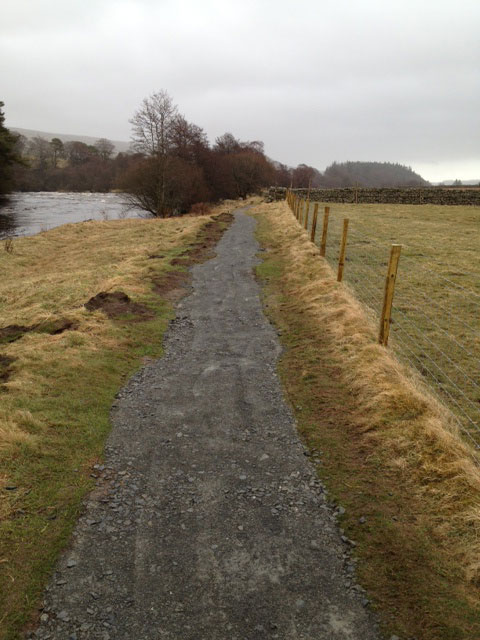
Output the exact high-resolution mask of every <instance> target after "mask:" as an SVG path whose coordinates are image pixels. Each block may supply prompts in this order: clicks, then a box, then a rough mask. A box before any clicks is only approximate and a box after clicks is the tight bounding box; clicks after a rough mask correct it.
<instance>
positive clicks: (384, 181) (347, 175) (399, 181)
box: [322, 162, 430, 188]
mask: <svg viewBox="0 0 480 640" xmlns="http://www.w3.org/2000/svg"><path fill="white" fill-rule="evenodd" d="M322 183H323V184H322V186H325V187H354V186H357V185H358V186H359V187H377V188H379V187H421V186H428V185H429V184H430V183H429V182H427V180H424V179H423V178H422V176H420V175H419V174H418V173H415V171H413V170H412V169H411V168H410V167H406V166H404V165H401V164H397V163H393V162H334V163H333V164H331V165H330V166H329V167H327V168H326V169H325V172H324V174H323V176H322Z"/></svg>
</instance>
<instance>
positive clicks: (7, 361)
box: [0, 353, 15, 384]
mask: <svg viewBox="0 0 480 640" xmlns="http://www.w3.org/2000/svg"><path fill="white" fill-rule="evenodd" d="M13 362H15V358H11V357H10V356H5V355H2V354H1V353H0V384H1V383H2V382H7V380H8V379H9V377H10V374H11V373H12V370H11V368H10V365H11V364H12V363H13Z"/></svg>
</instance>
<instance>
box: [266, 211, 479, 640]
mask: <svg viewBox="0 0 480 640" xmlns="http://www.w3.org/2000/svg"><path fill="white" fill-rule="evenodd" d="M255 211H256V212H257V215H258V218H259V221H260V231H259V235H260V238H261V241H262V242H263V243H264V244H265V245H266V246H268V247H269V249H270V251H269V252H268V253H267V254H266V262H265V263H264V265H262V266H261V267H260V268H259V273H260V275H262V274H263V275H264V276H266V277H267V281H268V286H267V290H266V291H267V294H266V295H267V298H266V300H267V302H268V310H269V313H270V314H271V317H272V319H273V320H274V321H275V322H276V323H277V324H278V325H279V326H280V327H281V329H282V336H283V340H284V342H285V344H286V346H287V347H288V349H287V351H286V353H285V355H284V357H283V360H282V363H281V373H282V375H283V380H284V383H285V386H286V389H287V392H288V393H289V396H290V399H291V402H292V405H293V406H294V408H295V409H296V414H297V419H298V421H299V426H300V428H301V430H302V432H303V434H304V436H305V438H306V439H307V442H308V443H309V444H310V445H311V446H312V447H315V448H319V449H321V450H324V451H325V459H324V461H323V462H324V464H323V473H324V475H325V476H326V477H328V478H329V482H330V486H331V488H332V489H333V491H334V492H335V494H336V495H337V496H339V497H340V498H341V500H342V502H343V503H344V504H345V505H346V506H347V517H346V520H345V527H346V528H347V530H348V531H349V534H350V535H352V536H353V537H354V538H356V539H358V541H359V547H358V551H359V555H360V558H361V560H363V562H362V563H361V564H360V576H361V578H362V580H363V582H364V586H366V587H368V589H369V591H370V593H371V594H372V596H373V597H374V599H376V601H377V603H378V606H379V607H380V608H381V609H383V611H384V620H385V621H386V624H387V626H389V628H390V629H392V630H397V632H398V631H400V632H401V633H402V634H410V635H416V636H417V637H419V638H420V637H421V638H422V639H423V638H424V639H427V638H428V639H432V640H433V639H435V640H439V639H440V638H456V639H458V638H472V637H479V636H480V623H479V622H478V620H479V617H478V614H479V612H480V607H479V603H480V600H479V595H480V592H479V589H478V587H479V586H480V573H479V568H480V567H479V561H478V558H479V557H480V541H479V537H478V533H479V531H480V471H479V468H478V466H477V464H476V463H475V454H474V452H473V451H472V450H471V449H470V448H469V446H468V444H466V443H465V442H464V441H462V439H461V438H460V436H459V434H458V430H457V427H456V423H455V421H454V420H453V418H452V417H451V415H450V414H449V412H448V410H447V409H446V408H445V407H443V406H442V405H441V404H439V403H438V402H437V401H436V400H435V399H434V398H433V397H432V396H431V395H429V392H428V390H427V389H426V388H425V387H424V385H423V384H422V383H421V381H420V379H419V378H418V377H417V376H416V374H415V373H414V372H412V371H411V370H409V369H407V368H406V367H404V366H403V365H401V364H400V363H399V362H398V361H396V359H395V358H394V357H393V356H392V354H391V352H389V351H387V350H385V349H384V348H383V347H381V346H380V345H378V344H376V336H377V326H376V324H374V323H373V321H372V318H371V317H370V316H369V315H368V312H366V311H365V309H364V307H363V306H362V305H361V304H359V302H358V301H357V300H356V299H355V298H354V296H353V295H352V293H351V292H350V291H349V289H348V288H347V287H345V286H344V285H341V284H338V283H337V282H336V277H335V274H334V273H333V272H332V270H331V269H330V267H329V266H328V264H327V262H326V261H325V260H323V259H322V258H320V256H319V251H318V249H317V248H316V247H315V246H314V245H312V244H311V243H310V241H309V239H308V236H307V234H306V232H305V231H304V230H303V229H301V228H300V226H299V225H298V223H297V222H296V220H295V218H294V217H293V216H292V214H291V212H290V210H289V209H288V207H287V206H286V204H285V203H278V204H271V205H262V206H261V207H258V208H256V210H255ZM272 265H276V270H275V269H273V271H272ZM299 372H301V373H299ZM361 515H367V516H368V522H369V523H371V525H370V524H369V525H368V526H363V527H362V526H359V524H358V518H359V517H360V516H361ZM389 617H391V618H393V619H394V620H395V622H394V623H392V622H391V621H390V620H389Z"/></svg>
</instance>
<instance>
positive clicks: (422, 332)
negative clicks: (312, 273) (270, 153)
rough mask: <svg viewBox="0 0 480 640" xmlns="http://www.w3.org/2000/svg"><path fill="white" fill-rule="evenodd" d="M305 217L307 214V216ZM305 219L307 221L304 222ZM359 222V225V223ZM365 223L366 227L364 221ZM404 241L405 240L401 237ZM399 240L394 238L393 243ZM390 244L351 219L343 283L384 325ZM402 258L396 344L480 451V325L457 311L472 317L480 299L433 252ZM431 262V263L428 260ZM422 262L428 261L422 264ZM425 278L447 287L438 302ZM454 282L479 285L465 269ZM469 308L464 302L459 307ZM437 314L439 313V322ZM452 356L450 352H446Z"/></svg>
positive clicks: (334, 231) (335, 247) (336, 226)
mask: <svg viewBox="0 0 480 640" xmlns="http://www.w3.org/2000/svg"><path fill="white" fill-rule="evenodd" d="M322 213H323V212H322V211H321V210H320V209H319V211H318V219H317V229H316V234H315V239H314V240H315V243H316V244H320V241H321V237H322V229H323V215H322ZM309 214H310V215H309V221H308V223H309V224H308V228H309V229H311V225H312V219H313V216H312V207H311V205H310V207H309ZM304 215H305V214H304ZM304 220H305V218H304ZM357 222H358V221H357ZM342 224H343V216H340V215H336V214H335V211H332V208H331V209H330V215H329V225H328V234H327V245H326V255H325V257H326V259H327V260H328V261H329V262H330V263H331V266H332V267H334V268H335V269H336V267H337V264H338V257H339V253H340V240H341V236H342ZM360 224H361V222H360ZM402 235H404V234H402ZM394 241H395V240H394V238H393V237H392V238H391V242H392V243H393V242H394ZM388 242H389V241H388V240H385V242H384V243H383V244H379V243H378V242H377V240H376V239H374V238H372V237H369V236H368V235H367V234H366V233H365V232H364V229H363V228H359V226H358V224H355V221H352V220H350V226H349V231H348V239H347V251H346V257H345V265H344V281H345V282H346V283H347V284H348V285H349V286H350V287H352V289H353V291H354V293H355V294H356V296H357V297H358V299H359V300H360V302H361V303H363V304H364V305H365V306H366V308H367V309H369V310H370V311H371V312H373V314H374V316H375V317H376V318H377V319H378V320H379V319H380V312H381V309H382V305H383V295H384V286H385V277H386V268H387V265H388V251H389V244H388ZM407 244H408V247H407V248H406V249H404V252H403V256H402V258H401V263H400V269H399V274H401V273H402V271H401V265H402V262H403V263H404V264H407V265H408V276H409V277H408V278H407V279H406V281H405V280H404V279H402V278H401V277H400V278H399V282H398V283H397V292H396V293H395V301H394V304H393V308H392V317H393V323H392V330H391V337H392V344H393V347H394V351H395V353H397V355H398V356H399V357H400V359H404V360H405V361H406V362H408V364H409V365H410V366H411V367H413V368H414V369H416V370H417V371H418V372H419V374H420V375H421V377H422V378H423V379H424V381H425V383H426V384H427V385H428V386H429V388H430V389H431V390H432V392H433V393H434V395H435V396H436V397H437V398H438V399H439V400H440V401H441V402H444V403H446V405H447V407H449V408H450V410H451V413H452V416H453V418H454V420H455V421H456V422H457V424H458V425H459V427H460V429H461V431H462V433H463V434H464V435H465V436H466V437H467V438H468V439H469V440H470V441H471V442H472V443H473V444H474V445H475V448H476V449H480V383H479V380H478V379H477V378H476V372H477V371H478V372H480V357H479V354H478V353H477V352H476V348H477V347H478V346H479V344H480V343H479V342H478V341H479V339H480V325H479V326H478V327H475V326H472V324H471V323H470V322H469V321H468V318H465V317H460V316H459V314H458V313H455V312H453V311H452V308H455V307H454V305H457V306H458V304H459V303H458V302H457V300H458V296H462V298H463V299H464V300H465V299H467V302H468V308H469V309H470V310H471V313H476V309H477V308H480V294H479V293H477V292H476V291H474V290H472V289H471V288H469V287H468V286H463V285H462V284H459V283H458V282H455V281H454V280H452V279H451V278H450V277H447V275H449V274H447V275H444V274H443V273H441V272H439V269H441V268H442V267H449V266H451V265H450V264H449V263H448V262H444V261H442V260H441V259H439V258H438V257H436V256H435V253H436V250H435V248H434V247H429V246H423V245H422V246H421V247H415V246H412V245H411V244H410V242H409V241H408V242H407ZM429 252H430V253H431V255H432V256H433V257H434V259H433V260H429V259H428V258H427V257H426V256H425V254H426V253H427V254H428V253H429ZM423 258H426V259H425V260H424V261H422V259H423ZM423 274H428V283H429V286H431V284H432V280H433V282H434V283H436V284H437V286H438V285H440V284H441V285H442V289H441V296H439V297H438V298H435V297H434V296H433V295H431V294H429V295H427V292H426V291H424V290H422V289H421V283H422V281H425V276H424V275H423ZM453 275H455V276H457V275H458V276H462V277H464V276H465V277H469V278H473V279H475V278H479V276H480V274H478V273H477V274H475V273H472V272H471V271H470V272H467V271H463V270H461V272H460V273H458V274H457V273H455V274H453ZM462 302H463V304H464V305H465V303H464V301H462ZM435 311H437V312H438V317H437V314H436V313H435ZM446 351H448V353H446Z"/></svg>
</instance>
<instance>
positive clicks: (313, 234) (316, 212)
mask: <svg viewBox="0 0 480 640" xmlns="http://www.w3.org/2000/svg"><path fill="white" fill-rule="evenodd" d="M317 216H318V202H316V203H315V207H314V209H313V219H312V232H311V234H310V240H311V241H312V242H313V243H315V231H316V230H317Z"/></svg>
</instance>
